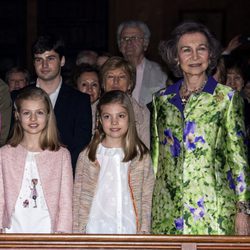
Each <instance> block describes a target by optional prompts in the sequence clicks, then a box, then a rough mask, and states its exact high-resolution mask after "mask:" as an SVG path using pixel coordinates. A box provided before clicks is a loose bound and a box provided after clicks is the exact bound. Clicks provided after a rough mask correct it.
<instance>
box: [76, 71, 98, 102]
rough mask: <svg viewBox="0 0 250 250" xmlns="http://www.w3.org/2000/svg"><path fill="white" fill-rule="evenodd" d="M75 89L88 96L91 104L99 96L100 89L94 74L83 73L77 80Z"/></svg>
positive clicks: (96, 76)
mask: <svg viewBox="0 0 250 250" xmlns="http://www.w3.org/2000/svg"><path fill="white" fill-rule="evenodd" d="M77 89H78V90H80V91H81V92H83V93H87V94H89V95H90V100H91V103H94V102H95V101H96V100H97V99H98V98H99V96H100V93H101V89H100V85H99V79H98V75H97V73H96V72H84V73H82V74H81V75H80V77H79V78H78V79H77Z"/></svg>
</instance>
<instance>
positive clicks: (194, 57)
mask: <svg viewBox="0 0 250 250" xmlns="http://www.w3.org/2000/svg"><path fill="white" fill-rule="evenodd" d="M198 57H199V54H198V52H197V51H196V50H194V52H193V59H194V60H197V59H198Z"/></svg>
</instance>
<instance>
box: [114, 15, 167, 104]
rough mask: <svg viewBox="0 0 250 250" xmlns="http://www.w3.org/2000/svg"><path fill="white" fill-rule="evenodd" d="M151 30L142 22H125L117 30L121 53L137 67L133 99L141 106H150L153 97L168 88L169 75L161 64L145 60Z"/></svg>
mask: <svg viewBox="0 0 250 250" xmlns="http://www.w3.org/2000/svg"><path fill="white" fill-rule="evenodd" d="M150 35H151V34H150V30H149V28H148V26H147V25H146V24H145V23H144V22H141V21H134V20H130V21H125V22H123V23H121V24H120V25H119V27H118V29H117V42H118V47H119V50H120V52H121V53H122V54H123V56H124V58H125V59H127V60H128V61H129V62H130V63H132V64H133V65H134V66H135V67H136V85H135V88H134V90H133V93H132V95H133V97H134V98H135V99H136V100H137V101H138V102H139V103H140V104H141V105H148V104H150V103H151V101H152V95H153V94H154V93H155V92H157V91H158V90H160V89H162V88H164V87H166V80H167V75H166V74H165V73H164V72H163V71H162V69H161V67H160V65H159V64H157V63H156V62H153V61H150V60H148V59H147V58H145V52H146V51H147V48H148V45H149V40H150Z"/></svg>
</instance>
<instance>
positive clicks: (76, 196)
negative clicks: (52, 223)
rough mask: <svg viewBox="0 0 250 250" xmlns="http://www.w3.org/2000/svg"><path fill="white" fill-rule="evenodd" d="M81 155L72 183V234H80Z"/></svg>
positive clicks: (81, 155)
mask: <svg viewBox="0 0 250 250" xmlns="http://www.w3.org/2000/svg"><path fill="white" fill-rule="evenodd" d="M82 158H83V153H81V154H80V155H79V157H78V160H77V163H76V174H75V182H74V192H73V232H74V233H80V232H81V231H80V227H79V208H80V197H81V193H82V184H83V183H82V180H83V161H82Z"/></svg>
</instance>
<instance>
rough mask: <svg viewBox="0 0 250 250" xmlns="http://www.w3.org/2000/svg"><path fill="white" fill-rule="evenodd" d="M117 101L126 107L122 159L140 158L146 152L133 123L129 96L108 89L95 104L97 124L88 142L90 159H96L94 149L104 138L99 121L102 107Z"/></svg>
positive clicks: (133, 118) (133, 117)
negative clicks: (126, 123)
mask: <svg viewBox="0 0 250 250" xmlns="http://www.w3.org/2000/svg"><path fill="white" fill-rule="evenodd" d="M112 103H119V104H121V106H122V107H123V108H124V109H126V111H127V112H128V118H129V120H128V124H129V125H128V131H127V133H126V135H125V137H124V140H123V142H122V146H123V150H124V159H123V162H128V161H131V160H132V159H134V158H135V157H136V156H138V155H139V157H140V158H139V159H140V160H141V159H142V157H143V155H144V154H146V153H148V149H147V147H146V146H145V145H144V144H143V142H142V141H141V140H140V139H139V137H138V134H137V131H136V124H135V115H134V110H133V106H132V103H131V101H130V98H129V96H128V95H127V94H126V93H124V92H123V91H120V90H114V91H109V92H107V93H105V94H104V95H103V96H102V97H101V98H100V100H99V103H98V105H97V119H98V125H97V129H96V132H95V134H94V136H93V139H92V140H91V142H90V144H89V152H88V157H89V159H90V160H91V161H95V160H96V150H97V147H98V145H99V144H100V143H101V142H102V140H103V139H104V138H105V133H104V131H103V128H102V124H101V121H100V117H101V113H102V107H103V106H104V105H107V104H112Z"/></svg>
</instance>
